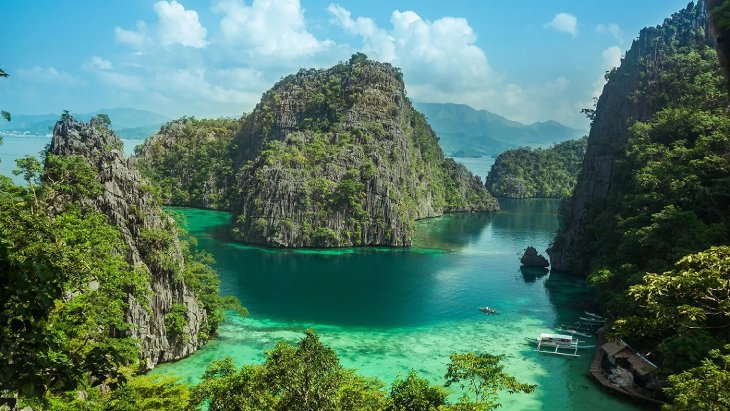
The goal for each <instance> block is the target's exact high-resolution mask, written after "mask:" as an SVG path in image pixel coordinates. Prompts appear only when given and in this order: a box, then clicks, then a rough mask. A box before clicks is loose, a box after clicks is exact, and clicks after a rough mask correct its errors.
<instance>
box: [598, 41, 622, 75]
mask: <svg viewBox="0 0 730 411" xmlns="http://www.w3.org/2000/svg"><path fill="white" fill-rule="evenodd" d="M601 55H602V56H603V63H604V65H605V66H606V69H607V70H610V69H612V68H614V67H618V66H620V65H621V57H622V56H623V52H622V51H621V47H619V46H613V47H609V48H607V49H605V50H603V52H602V53H601Z"/></svg>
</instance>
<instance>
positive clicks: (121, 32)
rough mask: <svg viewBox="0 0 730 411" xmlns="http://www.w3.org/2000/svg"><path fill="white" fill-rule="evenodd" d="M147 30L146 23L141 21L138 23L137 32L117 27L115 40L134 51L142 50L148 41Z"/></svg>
mask: <svg viewBox="0 0 730 411" xmlns="http://www.w3.org/2000/svg"><path fill="white" fill-rule="evenodd" d="M145 29H146V25H145V22H144V21H141V20H140V21H138V22H137V30H125V29H123V28H121V27H115V28H114V39H115V40H116V41H117V42H119V43H122V44H125V45H127V46H129V47H132V48H134V49H141V48H142V47H144V44H145V41H146V40H147V38H146V36H145Z"/></svg>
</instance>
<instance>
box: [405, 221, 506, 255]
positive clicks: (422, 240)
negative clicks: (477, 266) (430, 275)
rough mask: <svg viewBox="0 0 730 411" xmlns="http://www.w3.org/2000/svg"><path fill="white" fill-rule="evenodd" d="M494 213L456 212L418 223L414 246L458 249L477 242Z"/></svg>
mask: <svg viewBox="0 0 730 411" xmlns="http://www.w3.org/2000/svg"><path fill="white" fill-rule="evenodd" d="M494 218H495V214H493V213H455V214H447V215H445V216H442V217H436V218H428V219H425V220H421V221H418V222H417V223H416V233H415V236H414V238H413V246H414V248H425V249H436V250H449V251H458V250H460V249H462V248H464V247H467V246H469V245H471V244H475V243H476V242H477V241H478V240H479V237H480V235H481V234H482V232H483V231H484V228H485V227H486V226H487V225H488V224H489V223H491V222H492V220H493V219H494Z"/></svg>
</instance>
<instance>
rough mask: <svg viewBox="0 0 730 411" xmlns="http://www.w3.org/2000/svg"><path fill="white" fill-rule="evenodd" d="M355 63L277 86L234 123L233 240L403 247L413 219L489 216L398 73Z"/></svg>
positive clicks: (482, 195)
mask: <svg viewBox="0 0 730 411" xmlns="http://www.w3.org/2000/svg"><path fill="white" fill-rule="evenodd" d="M356 57H357V56H355V57H353V59H352V60H351V61H350V62H349V63H341V64H339V65H337V66H335V67H333V68H330V69H327V70H301V71H300V72H299V73H297V74H296V75H292V76H288V77H286V78H285V79H283V80H282V81H280V82H279V83H277V84H276V85H275V86H274V87H273V88H272V89H271V90H269V91H268V92H266V93H265V94H264V96H263V98H262V100H261V102H260V103H259V104H258V105H257V106H256V108H255V109H254V111H253V112H252V113H251V114H250V115H248V116H246V118H245V119H244V121H243V125H242V129H241V131H240V132H239V133H238V135H237V136H236V138H235V144H236V146H237V151H236V158H235V167H236V169H237V170H239V174H238V176H237V184H238V188H237V189H236V192H237V195H238V196H237V197H236V198H233V199H232V201H231V203H232V208H233V212H234V215H235V217H234V218H235V224H236V228H235V229H234V236H235V238H236V239H238V240H240V241H245V242H252V243H260V244H265V245H269V246H277V247H343V246H359V245H388V246H407V245H410V244H411V239H412V234H413V229H414V221H415V220H417V219H420V218H426V217H433V216H438V215H441V214H442V213H444V212H456V211H463V212H471V211H493V210H496V209H497V208H498V205H497V202H496V201H495V200H494V199H493V198H492V197H491V196H490V195H489V194H488V193H487V191H486V190H485V188H484V187H483V186H482V184H481V182H480V181H479V179H478V178H477V177H474V176H473V175H472V174H471V173H470V172H468V171H467V170H466V168H464V167H463V166H462V165H459V164H456V163H455V162H454V161H453V160H450V159H447V158H445V157H444V154H443V152H442V151H441V148H440V147H439V145H438V138H437V137H436V135H435V134H434V133H433V131H432V130H431V127H430V126H429V125H428V123H427V121H426V119H425V117H424V116H422V115H421V114H420V113H418V112H416V111H415V110H414V109H413V107H412V106H411V103H410V101H409V100H408V99H407V98H406V94H405V89H404V84H403V79H402V75H401V73H400V71H399V70H398V69H396V68H394V67H392V66H391V65H390V64H383V63H377V62H373V61H370V60H367V59H365V58H356Z"/></svg>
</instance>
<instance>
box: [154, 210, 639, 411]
mask: <svg viewBox="0 0 730 411" xmlns="http://www.w3.org/2000/svg"><path fill="white" fill-rule="evenodd" d="M500 203H501V205H502V210H503V211H501V212H499V213H497V214H493V215H489V214H456V215H450V216H445V217H442V218H436V219H429V220H425V221H421V222H419V223H418V230H417V235H416V238H415V241H414V243H415V245H414V247H412V248H410V249H380V248H378V249H345V250H334V251H333V250H319V251H318V250H271V249H264V248H259V247H252V246H244V245H240V244H235V243H231V242H228V241H226V232H227V227H226V225H227V223H228V219H229V215H228V214H227V213H222V212H214V211H204V210H195V209H178V210H177V211H179V212H181V213H183V214H184V215H185V216H187V218H188V225H189V226H188V229H189V230H190V231H191V232H192V233H193V234H194V235H196V236H197V237H198V238H199V240H200V243H199V246H200V247H201V248H203V249H205V250H208V251H209V252H211V253H213V255H214V256H215V258H216V260H217V264H216V268H217V269H218V270H219V272H220V274H221V277H222V292H223V293H224V294H229V295H236V296H237V297H239V298H240V299H241V301H242V302H243V303H244V305H246V306H247V307H248V309H249V311H250V312H251V316H250V317H249V318H247V319H245V320H243V319H241V318H240V317H236V316H231V317H230V318H229V320H228V321H226V322H225V323H223V324H222V325H221V328H220V332H219V335H218V336H217V338H215V339H214V340H213V341H211V342H210V343H209V344H208V345H206V346H205V347H204V348H202V349H201V350H200V351H198V352H197V353H195V354H194V355H192V356H191V357H189V358H187V359H185V360H182V361H179V362H177V363H173V364H164V365H161V366H159V367H158V368H156V369H155V370H154V373H155V374H159V373H170V374H174V375H176V376H178V377H180V378H181V379H183V380H185V381H188V382H196V381H197V380H198V379H199V378H200V376H201V375H202V373H203V372H204V370H205V368H206V366H207V364H209V363H210V362H211V361H213V360H215V359H219V358H223V357H226V356H230V357H233V358H234V359H235V360H236V361H237V362H238V363H239V364H243V363H251V362H260V361H261V360H262V358H263V355H262V353H263V351H264V350H266V349H268V348H271V347H272V346H273V345H274V344H275V343H276V342H277V341H280V340H285V341H290V342H296V341H297V340H298V339H299V338H301V336H302V334H303V332H304V330H306V329H307V328H314V329H315V330H316V331H317V332H318V333H319V335H320V336H321V338H322V340H323V341H324V342H325V343H326V344H328V345H330V346H332V347H333V348H335V350H336V351H337V353H338V355H339V357H340V359H341V360H342V362H343V364H344V365H345V366H347V367H353V368H356V369H357V370H358V371H359V372H360V373H361V374H363V375H367V376H375V377H379V378H381V379H383V380H386V381H391V380H392V379H393V378H395V377H396V376H398V375H405V374H406V373H407V372H408V370H410V369H414V370H416V371H418V372H419V373H421V374H422V375H424V376H426V377H428V378H429V379H430V380H432V381H433V382H436V383H440V382H443V375H444V373H445V370H446V363H447V361H448V355H449V354H450V353H452V352H463V351H477V352H489V353H493V354H505V355H506V370H507V371H508V372H510V373H512V374H514V375H516V376H517V377H518V378H519V379H520V380H523V381H526V382H530V383H535V384H538V386H539V388H538V389H537V391H536V392H535V393H533V394H531V395H522V394H521V395H513V396H507V395H505V396H504V398H503V399H502V402H503V404H504V409H520V410H523V409H524V410H538V409H564V410H586V409H590V410H593V411H598V410H629V409H636V408H635V407H634V406H632V405H630V404H627V403H625V402H621V401H619V400H617V399H615V398H613V397H611V396H608V395H606V394H604V393H603V392H602V391H600V389H599V388H598V387H597V386H596V385H595V384H594V383H593V382H592V381H590V380H589V379H588V377H586V373H587V371H588V364H589V362H590V355H591V354H592V353H591V352H584V354H583V356H582V357H580V358H566V357H556V356H550V355H546V354H539V353H536V352H535V351H533V348H532V347H530V346H529V345H528V344H527V343H525V342H524V338H523V337H525V336H536V335H537V334H538V333H539V332H540V331H547V330H552V329H553V327H554V326H555V324H558V323H565V322H570V321H572V320H573V319H575V318H576V317H577V316H578V315H579V314H580V313H582V311H583V309H584V308H585V306H586V305H587V304H588V301H589V295H588V294H587V293H586V291H585V289H584V287H583V284H582V282H581V281H580V280H577V279H575V278H572V277H567V276H564V275H560V274H557V273H551V274H549V275H544V274H542V275H541V274H540V273H531V272H525V273H523V272H521V271H520V269H519V262H518V258H519V254H520V252H521V250H523V249H524V248H525V247H526V246H528V245H534V246H536V247H537V248H538V249H539V250H544V249H545V248H546V247H547V245H548V243H549V241H550V239H551V238H552V237H553V233H554V231H555V230H556V229H557V226H558V219H557V216H556V209H557V206H558V202H557V201H554V200H502V201H500ZM483 305H489V306H493V307H496V308H497V309H498V310H499V311H500V312H501V313H502V315H500V316H485V315H484V314H482V313H480V312H479V311H478V310H477V307H479V306H483Z"/></svg>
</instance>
